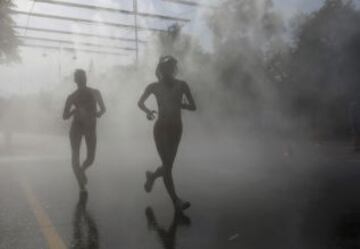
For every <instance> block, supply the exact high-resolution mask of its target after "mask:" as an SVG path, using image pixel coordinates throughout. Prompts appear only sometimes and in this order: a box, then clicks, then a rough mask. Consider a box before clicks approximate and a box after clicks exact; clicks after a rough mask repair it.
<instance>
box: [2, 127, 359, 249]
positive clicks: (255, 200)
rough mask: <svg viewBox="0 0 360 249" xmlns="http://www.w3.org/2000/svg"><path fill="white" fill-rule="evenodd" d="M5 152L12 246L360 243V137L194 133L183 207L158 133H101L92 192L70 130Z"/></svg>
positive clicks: (22, 138)
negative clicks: (76, 163) (77, 169)
mask: <svg viewBox="0 0 360 249" xmlns="http://www.w3.org/2000/svg"><path fill="white" fill-rule="evenodd" d="M13 139H14V143H13V145H12V149H11V150H10V149H6V148H4V147H2V152H1V154H0V234H1V237H0V248H1V249H43V248H44V249H45V248H49V249H63V248H76V249H100V248H102V249H112V248H114V249H115V248H117V249H118V248H125V249H162V248H165V249H170V248H177V249H201V248H206V249H223V248H224V249H227V248H229V249H233V248H234V249H235V248H236V249H238V248H244V249H252V248H254V249H255V248H256V249H257V248H277V249H279V248H280V249H282V248H283V249H290V248H292V249H294V248H316V249H318V248H360V198H358V197H359V194H360V181H359V180H358V179H359V177H360V168H359V163H360V156H358V155H357V154H355V153H353V152H352V151H351V147H350V146H349V145H348V144H343V143H336V142H335V143H331V144H330V143H326V144H322V145H318V144H314V143H309V142H305V141H302V142H296V143H295V142H293V141H292V142H289V141H286V142H285V141H273V140H272V139H263V138H261V139H253V138H252V139H249V138H247V139H246V138H244V139H240V138H235V137H231V136H229V137H227V138H219V137H215V136H213V137H211V138H203V137H202V138H200V137H196V136H193V135H191V134H189V135H185V137H184V139H183V142H182V144H181V146H180V149H179V154H178V157H177V160H176V164H175V168H174V175H175V183H176V186H177V190H178V192H179V195H180V196H181V197H183V198H185V199H187V200H189V201H191V203H192V207H191V208H190V209H189V210H187V211H186V212H185V214H184V215H183V216H179V215H175V214H174V212H173V209H172V205H171V203H170V200H169V198H168V196H167V194H166V191H165V189H164V186H163V183H162V182H161V180H159V182H156V184H155V186H154V189H153V191H152V193H150V194H147V193H145V192H144V190H143V183H144V178H145V177H144V172H145V170H148V169H155V168H156V167H157V166H158V165H159V159H158V157H157V154H156V151H155V148H154V145H153V142H152V140H151V136H150V135H149V137H146V138H145V139H142V140H140V139H131V140H125V139H123V140H122V141H117V142H116V143H113V142H109V141H108V140H107V139H101V138H100V139H99V146H98V153H97V157H96V162H95V164H94V165H93V166H92V167H91V168H90V169H89V171H88V178H89V184H88V187H87V194H81V193H79V191H78V187H77V184H76V181H75V178H74V175H73V172H72V170H71V166H70V158H69V153H70V151H69V147H68V141H67V138H66V137H61V136H45V135H41V136H40V135H28V134H16V135H15V136H14V138H13Z"/></svg>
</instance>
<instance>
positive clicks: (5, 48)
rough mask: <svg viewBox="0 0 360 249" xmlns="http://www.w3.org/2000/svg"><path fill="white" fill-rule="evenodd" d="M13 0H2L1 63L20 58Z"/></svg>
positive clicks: (0, 9) (0, 2)
mask: <svg viewBox="0 0 360 249" xmlns="http://www.w3.org/2000/svg"><path fill="white" fill-rule="evenodd" d="M12 7H13V3H12V2H11V0H0V63H10V62H16V61H19V60H20V57H19V55H18V53H17V47H18V45H19V41H18V39H17V38H16V34H15V31H14V29H13V25H14V21H13V20H12V18H11V15H10V10H11V8H12Z"/></svg>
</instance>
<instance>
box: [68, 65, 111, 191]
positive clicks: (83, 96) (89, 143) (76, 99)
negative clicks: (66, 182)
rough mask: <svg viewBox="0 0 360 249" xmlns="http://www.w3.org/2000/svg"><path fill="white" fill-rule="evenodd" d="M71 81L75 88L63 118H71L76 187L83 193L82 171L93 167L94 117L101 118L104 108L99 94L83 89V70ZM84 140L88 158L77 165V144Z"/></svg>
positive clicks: (78, 158)
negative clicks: (77, 185) (73, 82)
mask: <svg viewBox="0 0 360 249" xmlns="http://www.w3.org/2000/svg"><path fill="white" fill-rule="evenodd" d="M74 81H75V83H76V84H77V87H78V89H77V90H76V91H75V92H73V93H72V94H71V95H69V96H68V98H67V100H66V103H65V108H64V113H63V119H64V120H67V119H70V118H71V117H73V121H72V124H71V128H70V144H71V151H72V155H71V157H72V167H73V170H74V173H75V176H76V179H77V182H78V184H79V187H80V189H81V190H82V191H84V190H85V185H86V184H87V177H86V174H85V170H86V169H87V168H88V167H90V166H91V165H92V164H93V162H94V159H95V150H96V118H100V117H101V116H102V115H103V114H104V113H105V110H106V109H105V105H104V101H103V99H102V96H101V93H100V91H99V90H96V89H92V88H90V87H87V86H86V81H87V80H86V73H85V71H84V70H82V69H77V70H76V71H75V73H74ZM97 106H99V108H100V110H98V107H97ZM83 137H85V143H86V147H87V155H86V159H85V161H84V162H83V164H82V165H81V166H80V144H81V140H82V138H83Z"/></svg>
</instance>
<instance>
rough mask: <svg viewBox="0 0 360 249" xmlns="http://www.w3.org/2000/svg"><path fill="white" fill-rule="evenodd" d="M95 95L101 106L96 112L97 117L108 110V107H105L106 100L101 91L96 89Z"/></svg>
mask: <svg viewBox="0 0 360 249" xmlns="http://www.w3.org/2000/svg"><path fill="white" fill-rule="evenodd" d="M95 97H96V101H97V104H98V105H99V107H100V110H99V111H98V112H97V113H96V117H98V118H100V117H101V116H102V115H103V114H104V113H105V112H106V107H105V104H104V100H103V98H102V96H101V93H100V91H98V90H96V92H95Z"/></svg>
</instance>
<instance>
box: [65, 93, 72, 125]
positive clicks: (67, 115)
mask: <svg viewBox="0 0 360 249" xmlns="http://www.w3.org/2000/svg"><path fill="white" fill-rule="evenodd" d="M72 105H73V103H72V99H71V95H70V96H68V97H67V99H66V102H65V107H64V112H63V119H64V120H67V119H69V118H70V117H71V116H72V115H73V114H74V111H71V107H72Z"/></svg>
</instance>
